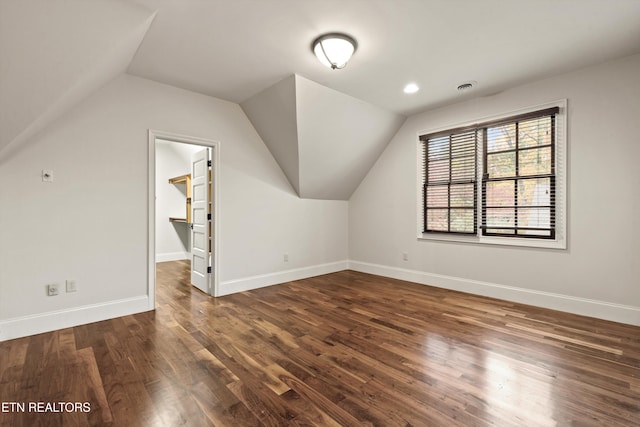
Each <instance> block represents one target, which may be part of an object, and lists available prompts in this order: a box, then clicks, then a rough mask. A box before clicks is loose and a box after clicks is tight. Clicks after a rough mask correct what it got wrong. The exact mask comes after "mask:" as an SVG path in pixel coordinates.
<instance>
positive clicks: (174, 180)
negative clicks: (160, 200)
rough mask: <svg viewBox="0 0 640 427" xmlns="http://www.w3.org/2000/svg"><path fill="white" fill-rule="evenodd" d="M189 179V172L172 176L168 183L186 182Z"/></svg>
mask: <svg viewBox="0 0 640 427" xmlns="http://www.w3.org/2000/svg"><path fill="white" fill-rule="evenodd" d="M190 179H191V174H187V175H180V176H176V177H174V178H169V184H187V183H188V182H189V180H190Z"/></svg>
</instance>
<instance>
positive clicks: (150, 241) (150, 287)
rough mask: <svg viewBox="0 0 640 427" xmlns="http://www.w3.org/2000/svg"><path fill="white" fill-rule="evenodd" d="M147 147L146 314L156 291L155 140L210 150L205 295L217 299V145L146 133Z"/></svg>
mask: <svg viewBox="0 0 640 427" xmlns="http://www.w3.org/2000/svg"><path fill="white" fill-rule="evenodd" d="M148 138H149V144H148V154H149V158H148V165H147V166H148V170H149V175H148V177H147V195H148V198H147V212H148V224H149V226H148V228H147V292H148V295H149V310H153V309H155V304H156V302H155V298H156V297H155V291H156V261H157V260H156V253H155V247H156V236H155V233H156V198H155V194H156V139H165V140H168V141H174V142H180V143H183V144H193V145H200V146H203V147H211V148H212V157H211V164H212V165H213V166H214V167H213V176H212V179H213V206H214V208H213V236H214V238H213V273H212V277H211V282H210V285H209V286H210V289H209V294H211V295H214V296H218V292H219V284H218V270H219V266H220V263H219V258H220V250H219V238H218V236H219V235H220V233H219V227H220V204H219V203H218V202H219V200H220V143H219V142H218V141H214V140H211V139H205V138H199V137H195V136H187V135H181V134H177V133H171V132H165V131H159V130H155V129H149V137H148Z"/></svg>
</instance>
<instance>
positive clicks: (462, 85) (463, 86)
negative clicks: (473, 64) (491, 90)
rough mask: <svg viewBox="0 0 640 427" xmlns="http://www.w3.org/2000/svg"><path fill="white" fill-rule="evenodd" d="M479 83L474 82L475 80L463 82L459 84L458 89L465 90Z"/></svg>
mask: <svg viewBox="0 0 640 427" xmlns="http://www.w3.org/2000/svg"><path fill="white" fill-rule="evenodd" d="M477 84H478V83H477V82H474V81H471V82H466V83H462V84H461V85H458V91H460V92H465V91H467V90H470V89H471V88H473V87H474V86H475V85H477Z"/></svg>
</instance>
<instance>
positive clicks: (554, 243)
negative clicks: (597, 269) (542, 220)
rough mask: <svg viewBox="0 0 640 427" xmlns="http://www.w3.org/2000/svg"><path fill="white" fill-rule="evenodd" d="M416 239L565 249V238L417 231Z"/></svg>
mask: <svg viewBox="0 0 640 427" xmlns="http://www.w3.org/2000/svg"><path fill="white" fill-rule="evenodd" d="M418 240H431V241H440V242H455V243H471V244H479V245H498V246H519V247H527V248H543V249H561V250H564V249H567V242H566V240H565V239H555V240H534V239H519V238H517V237H492V236H463V235H460V236H455V235H446V234H431V233H419V234H418Z"/></svg>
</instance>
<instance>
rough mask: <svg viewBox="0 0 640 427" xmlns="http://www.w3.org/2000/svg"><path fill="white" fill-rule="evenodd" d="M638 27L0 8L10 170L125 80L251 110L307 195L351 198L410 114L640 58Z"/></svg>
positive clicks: (553, 17) (598, 8)
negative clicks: (335, 49)
mask: <svg viewBox="0 0 640 427" xmlns="http://www.w3.org/2000/svg"><path fill="white" fill-rule="evenodd" d="M639 22H640V1H638V0H608V1H607V0H530V1H513V0H483V1H477V0H456V1H451V0H304V1H301V0H180V1H176V0H0V113H1V115H0V161H1V159H2V156H7V155H10V154H7V153H10V152H11V150H12V149H17V148H19V146H20V144H21V143H22V142H23V141H25V140H27V139H28V138H29V136H31V135H33V134H35V133H36V132H38V131H39V130H42V129H44V128H45V127H46V125H47V124H49V123H51V122H52V121H53V120H55V119H56V118H57V117H58V116H60V115H61V114H63V113H64V112H65V111H66V110H68V109H69V108H71V107H72V106H73V105H75V104H76V103H77V102H79V101H80V100H81V99H83V98H84V97H86V96H88V95H89V94H90V93H92V92H93V91H95V90H97V89H98V88H99V87H101V86H102V85H103V84H105V83H106V82H108V81H109V80H111V79H112V78H114V77H115V76H117V75H118V74H120V73H122V72H127V73H130V74H133V75H137V76H140V77H144V78H148V79H152V80H155V81H158V82H162V83H166V84H170V85H174V86H177V87H180V88H184V89H188V90H193V91H197V92H201V93H203V94H207V95H211V96H215V97H218V98H222V99H226V100H229V101H232V102H236V103H239V104H241V105H242V106H243V108H244V109H245V111H246V112H247V114H248V116H249V117H250V118H252V122H253V123H254V126H255V127H256V129H257V130H258V131H259V132H260V133H261V136H262V137H263V139H264V140H265V143H266V144H267V145H268V146H269V147H270V149H271V150H272V152H273V154H274V157H275V158H276V160H278V162H279V164H280V165H281V167H282V168H283V171H284V172H285V174H286V175H287V177H288V178H289V180H290V181H291V183H292V186H293V187H294V188H295V189H296V191H298V193H299V194H300V195H301V196H302V197H318V198H336V199H344V198H348V196H349V194H350V191H349V190H348V189H351V188H353V187H354V184H353V182H356V184H355V185H356V186H357V181H358V179H360V178H358V177H359V176H361V175H362V174H363V173H362V170H365V172H364V173H366V169H367V168H368V167H370V166H371V164H372V162H374V161H375V158H376V157H377V155H378V154H379V153H380V151H381V149H383V148H384V145H385V144H386V142H388V140H389V139H390V136H389V135H390V134H392V133H393V128H394V127H396V128H397V126H399V123H400V122H401V121H402V118H403V117H405V116H407V115H410V114H413V113H416V112H419V111H423V110H426V109H430V108H434V107H437V106H441V105H445V104H450V103H454V102H458V101H460V100H462V99H466V98H470V97H478V96H485V95H490V94H493V93H496V92H499V91H501V90H504V89H507V88H509V87H512V86H515V85H519V84H522V83H525V82H528V81H533V80H537V79H541V78H544V77H547V76H551V75H554V74H559V73H562V72H567V71H570V70H574V69H577V68H580V67H584V66H587V65H591V64H595V63H599V62H604V61H607V60H610V59H614V58H617V57H622V56H626V55H631V54H634V53H638V52H640V25H638V23H639ZM334 31H340V32H346V33H348V34H350V35H351V36H353V37H355V38H356V39H357V41H358V50H357V52H356V53H355V55H354V57H353V59H352V60H351V62H350V63H349V64H348V65H347V67H346V68H345V69H343V70H338V71H333V70H330V69H328V68H325V67H323V66H322V65H321V64H320V63H319V62H318V61H317V59H316V58H315V57H314V56H313V54H312V53H311V42H312V41H313V40H314V39H315V38H316V37H317V36H318V35H320V34H322V33H326V32H334ZM471 80H473V81H477V86H476V87H475V88H474V89H473V90H471V91H467V92H464V93H460V92H458V91H457V90H456V87H457V86H458V85H459V84H461V83H464V82H467V81H471ZM283 82H284V83H283ZM287 82H289V83H287ZM409 82H415V83H417V84H418V85H419V86H420V88H421V90H420V91H419V92H418V93H415V94H412V95H407V94H404V93H403V92H402V88H403V86H404V85H405V84H407V83H409ZM285 86H288V89H287V88H286V87H285ZM288 90H289V91H290V90H293V91H294V93H293V95H292V96H291V95H289V96H288V99H287V101H286V102H285V104H286V105H281V106H280V107H278V108H282V109H283V111H280V113H281V114H278V115H276V116H273V117H272V119H273V120H280V121H281V122H282V124H283V126H289V128H288V130H289V131H290V133H289V134H286V132H284V131H283V132H281V133H280V134H273V132H271V133H269V130H268V129H267V128H268V126H265V125H264V123H263V124H260V123H259V122H261V121H264V118H265V117H267V116H270V115H271V114H272V113H273V112H272V111H269V108H270V107H269V106H267V107H264V106H263V107H259V105H261V104H263V103H264V102H265V100H266V99H268V98H269V93H271V95H274V93H279V94H280V95H283V94H285V93H286V92H287V91H288ZM270 91H271V92H270ZM260 108H262V109H263V110H262V111H259V110H260ZM264 108H266V110H264ZM272 108H276V107H275V106H272ZM287 108H288V109H293V110H294V111H295V114H293V115H292V114H291V113H290V112H289V113H286V111H284V110H286V109H287ZM374 112H375V113H374ZM368 114H373V115H374V116H375V115H376V114H379V117H385V119H384V120H382V122H381V123H380V124H382V123H384V124H383V125H381V126H380V128H379V129H377V128H376V125H377V124H378V123H376V125H374V126H371V127H372V128H376V129H367V127H368V126H367V125H366V124H363V122H362V120H364V122H368V123H371V119H367V118H366V117H368ZM346 117H350V118H353V120H351V121H346V123H341V124H340V125H337V126H333V124H334V123H338V121H339V120H340V118H346ZM357 117H359V118H357ZM334 127H335V129H336V132H331V130H332V129H333V128H334ZM337 129H340V132H337ZM318 131H320V132H321V134H322V135H321V136H320V135H318ZM354 134H359V135H360V136H361V138H359V139H357V140H354V138H353V137H352V136H351V135H354ZM347 135H349V136H347ZM341 137H342V138H347V139H349V141H348V143H346V142H342V141H343V140H344V139H341ZM381 141H383V142H381ZM323 144H324V145H323ZM329 147H330V149H328V148H329ZM325 148H327V149H326V150H325ZM294 154H295V155H294ZM349 156H353V157H354V158H357V159H359V160H360V161H359V162H357V164H354V163H353V162H348V161H339V160H337V159H341V158H347V157H349ZM312 158H313V159H314V160H316V161H311V160H310V159H312ZM292 159H293V161H292ZM326 165H329V166H330V167H329V168H325V167H324V166H326ZM348 168H352V169H353V170H355V171H357V172H356V173H353V174H351V175H349V171H348V170H347V169H348ZM323 171H324V172H323ZM327 171H330V173H331V174H332V175H334V176H340V177H343V179H336V180H332V179H331V176H329V175H328V174H327ZM323 173H325V175H324V176H323V175H322V174H323ZM348 176H350V178H348ZM345 183H348V185H347V184H345ZM342 187H344V188H342Z"/></svg>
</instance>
